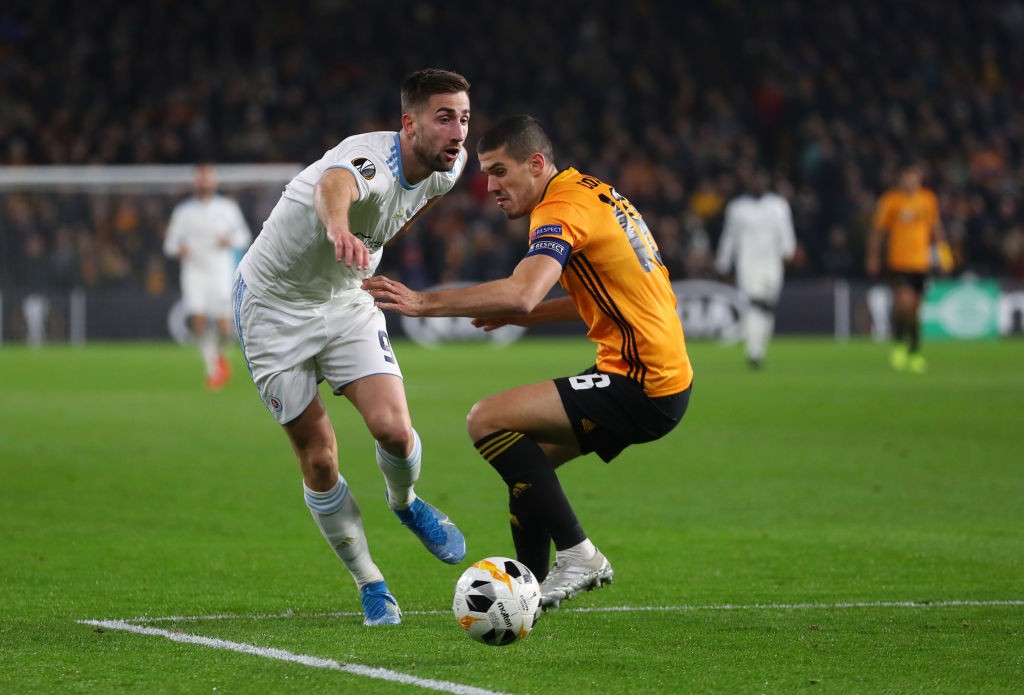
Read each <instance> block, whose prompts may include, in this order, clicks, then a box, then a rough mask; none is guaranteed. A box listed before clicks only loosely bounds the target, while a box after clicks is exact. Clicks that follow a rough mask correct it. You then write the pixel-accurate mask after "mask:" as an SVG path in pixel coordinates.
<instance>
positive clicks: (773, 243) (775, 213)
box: [715, 167, 796, 368]
mask: <svg viewBox="0 0 1024 695" xmlns="http://www.w3.org/2000/svg"><path fill="white" fill-rule="evenodd" d="M740 175H741V178H742V180H743V183H744V184H745V185H746V187H747V191H746V192H745V193H743V194H741V195H739V196H738V197H736V198H734V199H732V200H731V201H729V204H728V205H726V206H725V223H724V227H723V229H722V237H721V239H720V240H719V243H718V256H717V258H716V260H715V268H716V270H718V272H719V273H721V274H723V275H725V274H726V273H728V272H729V271H730V270H731V269H732V268H733V266H734V265H735V269H736V286H737V287H738V288H739V290H740V291H741V292H743V294H745V295H746V297H747V299H748V301H749V305H748V307H747V309H746V312H745V314H744V316H743V334H744V340H745V342H746V352H747V361H748V363H749V364H750V366H751V367H754V368H758V367H760V366H761V362H762V361H763V360H764V355H765V351H766V350H767V347H768V341H769V340H771V337H772V333H773V332H774V330H775V306H776V304H777V303H778V301H779V295H780V294H781V293H782V281H783V276H784V274H785V268H784V264H785V261H787V260H789V259H791V258H792V257H793V254H794V253H795V252H796V235H795V233H794V232H793V214H792V211H791V210H790V207H789V203H788V202H786V199H785V198H783V197H782V196H781V195H779V194H777V193H773V192H772V191H770V190H768V183H769V179H768V173H767V172H765V171H764V170H762V169H754V168H752V167H751V168H746V167H743V168H741V172H740Z"/></svg>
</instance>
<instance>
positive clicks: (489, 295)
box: [363, 255, 562, 320]
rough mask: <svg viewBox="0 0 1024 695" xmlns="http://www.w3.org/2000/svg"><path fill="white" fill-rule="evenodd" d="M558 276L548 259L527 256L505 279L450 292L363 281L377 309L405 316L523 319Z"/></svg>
mask: <svg viewBox="0 0 1024 695" xmlns="http://www.w3.org/2000/svg"><path fill="white" fill-rule="evenodd" d="M561 274H562V266H561V264H560V263H559V262H558V261H556V260H555V259H553V258H550V257H548V256H540V255H536V256H528V257H526V258H524V259H523V260H522V261H520V262H519V265H517V266H516V269H515V270H514V271H513V272H512V275H510V276H509V277H507V278H504V279H502V280H494V281H492V282H485V283H482V284H479V285H473V286H471V287H463V288H459V289H453V290H434V291H432V292H415V291H413V290H411V289H409V288H408V287H406V286H405V285H403V284H402V283H400V282H398V281H397V280H391V279H389V278H386V277H382V276H375V277H372V278H368V279H366V280H364V281H363V289H364V290H366V291H368V292H369V293H370V294H371V295H373V298H374V301H375V302H376V304H377V306H378V307H380V308H381V309H385V310H387V311H396V312H398V313H400V314H404V315H405V316H468V317H471V318H504V319H506V320H508V319H514V318H518V317H525V316H527V315H528V314H530V312H531V311H533V310H534V308H536V307H537V305H538V304H540V303H541V301H542V300H543V299H544V297H545V296H547V293H548V291H549V290H550V289H551V288H552V286H554V284H555V283H556V282H557V281H558V278H559V276H560V275H561Z"/></svg>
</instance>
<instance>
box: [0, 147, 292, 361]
mask: <svg viewBox="0 0 1024 695" xmlns="http://www.w3.org/2000/svg"><path fill="white" fill-rule="evenodd" d="M213 166H214V168H215V170H216V173H217V184H218V192H220V193H222V194H224V195H227V196H229V197H231V198H233V199H235V200H236V201H237V202H238V204H239V206H240V207H241V208H242V212H243V214H244V216H245V218H246V222H248V224H249V226H250V228H251V229H252V230H253V233H254V234H256V233H258V232H259V228H260V225H261V224H262V222H263V220H264V219H266V217H267V216H268V215H269V213H270V210H271V209H272V208H273V206H274V205H275V204H276V202H277V200H278V198H279V197H280V195H281V191H282V190H283V188H284V185H285V184H286V183H287V182H288V181H290V180H291V179H292V178H293V177H294V176H295V175H296V174H297V173H298V172H299V171H301V170H302V166H301V165H300V164H297V163H277V164H218V163H214V164H213ZM194 175H195V165H194V164H170V165H95V166H91V165H82V166H79V165H75V166H60V165H58V166H7V167H0V297H2V301H0V343H2V342H4V341H8V342H35V343H39V342H53V341H56V342H71V343H73V344H82V343H85V342H86V341H87V340H95V339H99V340H105V339H165V338H168V337H174V333H175V332H174V330H172V328H171V326H170V323H169V321H170V320H173V318H169V317H171V313H172V312H171V308H172V307H173V305H174V304H175V303H176V302H177V299H178V297H179V288H178V273H177V263H176V262H175V261H173V260H171V259H168V258H166V257H165V256H164V255H163V251H162V246H163V236H164V232H165V230H166V227H167V223H168V221H169V219H170V214H171V210H172V209H173V207H174V205H175V204H177V203H178V202H179V201H181V200H182V199H184V198H185V197H186V196H188V195H189V194H191V192H192V187H193V180H194Z"/></svg>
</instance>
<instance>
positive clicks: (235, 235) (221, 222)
mask: <svg viewBox="0 0 1024 695" xmlns="http://www.w3.org/2000/svg"><path fill="white" fill-rule="evenodd" d="M251 240H252V232H251V231H250V230H249V225H247V224H246V222H245V217H244V216H243V215H242V211H241V209H239V207H238V203H236V202H235V201H234V200H232V199H231V198H227V197H225V196H222V195H212V196H210V197H209V198H206V199H205V200H204V199H201V198H196V197H191V198H187V199H185V200H183V201H181V202H180V203H178V204H177V205H176V206H175V207H174V210H173V212H172V213H171V221H170V223H169V224H168V226H167V236H166V237H165V238H164V253H165V254H167V255H168V256H173V257H175V258H177V257H179V256H181V254H182V251H184V252H185V255H184V257H183V258H182V259H181V281H182V285H185V284H187V283H190V282H214V281H218V282H220V283H221V284H223V285H224V286H225V287H226V288H229V287H230V285H231V276H232V274H233V273H234V270H235V251H236V250H242V249H244V248H245V247H246V246H248V245H249V242H250V241H251Z"/></svg>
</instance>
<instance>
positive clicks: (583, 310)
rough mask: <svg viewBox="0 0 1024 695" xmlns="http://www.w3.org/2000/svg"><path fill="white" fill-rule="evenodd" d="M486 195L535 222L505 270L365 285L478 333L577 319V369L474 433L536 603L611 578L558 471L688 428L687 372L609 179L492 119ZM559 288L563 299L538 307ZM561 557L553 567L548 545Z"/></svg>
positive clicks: (383, 302)
mask: <svg viewBox="0 0 1024 695" xmlns="http://www.w3.org/2000/svg"><path fill="white" fill-rule="evenodd" d="M477 154H478V156H479V158H480V166H481V168H482V170H483V172H484V174H486V175H487V190H488V191H489V192H490V193H491V194H492V195H494V197H495V200H496V202H497V204H498V206H499V207H500V208H501V209H502V210H503V211H504V212H505V214H506V215H507V216H508V217H509V218H510V219H515V218H519V217H524V216H527V215H529V218H530V239H529V247H528V250H527V252H526V255H525V257H524V258H523V260H522V261H520V262H519V264H518V265H517V266H516V268H515V269H514V270H513V272H512V274H511V275H510V276H509V277H507V278H504V279H501V280H495V281H493V282H487V283H483V284H479V285H475V286H471V287H466V288H461V289H452V290H437V291H432V292H414V291H412V290H410V289H409V288H407V287H406V286H404V285H402V284H401V283H398V282H395V281H392V280H389V279H387V278H384V277H380V276H377V277H373V278H370V279H368V280H365V281H364V283H363V287H364V288H365V289H367V290H369V291H370V293H371V294H372V295H373V297H374V299H375V300H376V303H377V306H379V307H380V308H382V309H387V310H392V311H397V312H399V313H402V314H404V315H407V316H469V317H473V318H474V319H475V320H474V324H475V325H477V326H478V327H480V328H483V329H484V330H493V329H495V328H499V327H501V326H503V325H506V324H510V323H511V324H516V325H520V326H531V325H534V324H538V323H544V322H548V321H562V320H581V319H582V320H583V322H584V323H586V325H587V328H588V333H587V337H588V338H590V340H592V341H593V342H594V343H596V344H597V360H596V363H595V364H594V365H593V366H591V367H590V368H589V369H587V370H585V371H584V372H582V373H581V374H578V375H576V376H570V377H562V378H558V379H554V380H551V381H544V382H540V383H535V384H528V385H525V386H519V387H517V388H513V389H511V390H509V391H505V392H503V393H499V394H496V395H493V396H489V397H487V398H485V399H483V400H482V401H480V402H479V403H477V404H476V405H474V406H473V408H472V410H471V411H470V413H469V417H468V419H467V427H468V429H469V435H470V437H471V438H472V440H473V442H474V445H475V446H476V448H477V450H478V451H479V452H480V454H481V455H482V456H483V457H484V458H485V459H486V460H487V461H488V463H490V464H491V465H492V466H493V467H494V468H495V469H496V470H497V471H498V473H499V474H500V475H501V477H502V478H503V479H504V481H505V483H506V484H507V485H508V489H509V512H510V518H511V528H512V539H513V543H514V545H515V548H516V554H517V558H518V559H519V560H520V561H521V562H523V563H524V564H525V565H526V566H527V567H529V568H530V569H531V570H532V571H533V572H534V573H536V575H537V577H538V579H540V580H542V581H541V592H542V598H541V604H542V605H543V606H544V607H545V608H550V607H557V606H558V604H559V602H560V601H563V600H566V599H569V598H572V597H573V596H575V595H576V594H578V593H580V592H581V591H586V590H590V589H594V588H598V587H600V586H601V585H602V584H606V583H608V582H610V581H611V580H612V577H613V570H612V566H611V564H610V563H609V562H608V560H607V559H606V558H605V556H604V555H603V554H602V553H601V552H600V551H599V550H598V549H597V548H596V547H595V546H594V544H593V543H592V542H591V541H590V539H589V538H588V537H587V535H586V533H584V531H583V527H582V526H581V524H580V522H579V521H578V520H577V518H576V515H575V513H574V512H573V509H572V506H571V505H570V504H569V501H568V499H567V498H566V496H565V493H564V492H563V490H562V487H561V485H560V483H559V481H558V477H557V475H556V474H555V469H556V468H557V467H558V466H560V465H561V464H563V463H565V462H566V461H569V460H571V459H574V458H576V457H578V456H580V455H581V454H586V453H590V452H596V453H597V455H598V456H600V457H601V458H602V459H603V460H604V461H611V460H612V459H613V458H614V457H615V456H617V455H618V454H619V453H620V452H621V451H622V450H623V449H625V448H626V447H627V446H629V445H630V444H634V443H639V442H647V441H652V440H654V439H658V438H660V437H662V436H664V435H665V434H667V433H668V432H669V431H671V430H672V429H673V428H674V427H675V426H676V424H678V422H679V421H680V419H682V417H683V414H684V413H685V412H686V408H687V405H688V403H689V398H690V389H691V383H692V381H693V370H692V368H691V366H690V360H689V358H688V356H687V352H686V342H685V339H684V337H683V328H682V325H681V323H680V321H679V316H678V314H677V312H676V298H675V295H674V294H673V292H672V287H671V284H670V281H669V276H668V271H667V270H666V268H665V266H664V265H663V264H662V262H661V256H660V254H659V252H658V246H657V244H656V243H655V241H654V238H653V237H652V235H651V232H650V230H649V229H648V228H647V225H646V223H645V222H644V220H643V219H642V218H641V216H640V214H639V213H638V212H637V210H636V209H635V208H634V207H633V206H632V205H631V204H630V203H629V201H628V200H626V198H624V197H623V196H622V195H621V194H619V193H618V192H617V191H616V190H615V189H614V188H612V187H611V186H610V185H608V184H607V183H604V182H602V181H599V180H598V179H595V178H593V177H591V176H586V175H584V174H581V173H580V172H578V171H576V170H575V169H572V168H568V169H563V170H561V171H559V169H558V168H557V167H556V166H555V162H554V154H553V148H552V144H551V140H550V138H549V137H548V135H547V133H546V132H545V131H544V129H543V128H542V127H541V126H540V124H539V123H538V122H537V121H536V120H534V119H533V118H531V117H529V116H512V117H509V118H506V119H503V120H501V121H499V122H498V123H496V124H495V125H494V127H493V128H491V129H490V130H489V131H488V132H487V133H485V134H484V136H483V137H482V138H481V139H480V141H479V143H478V145H477ZM556 282H558V283H560V284H561V286H562V287H563V288H564V289H565V290H566V292H568V296H565V297H559V298H556V299H551V300H547V301H545V297H546V296H547V294H548V291H549V290H550V289H551V288H552V287H553V286H554V284H555V283H556ZM552 541H553V542H554V545H555V562H554V565H553V566H551V567H550V569H549V561H550V546H551V543H552Z"/></svg>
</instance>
